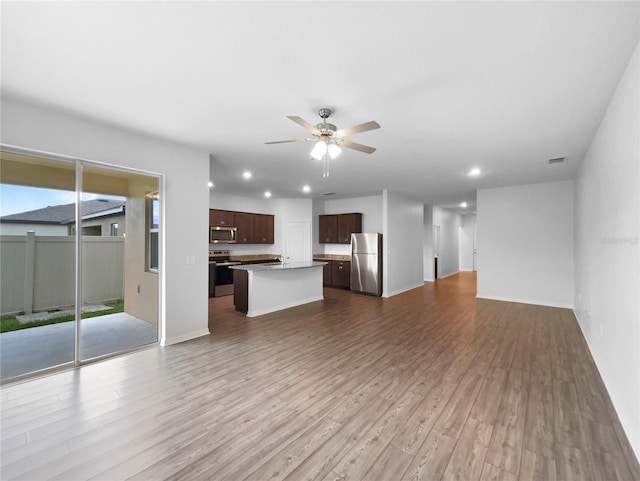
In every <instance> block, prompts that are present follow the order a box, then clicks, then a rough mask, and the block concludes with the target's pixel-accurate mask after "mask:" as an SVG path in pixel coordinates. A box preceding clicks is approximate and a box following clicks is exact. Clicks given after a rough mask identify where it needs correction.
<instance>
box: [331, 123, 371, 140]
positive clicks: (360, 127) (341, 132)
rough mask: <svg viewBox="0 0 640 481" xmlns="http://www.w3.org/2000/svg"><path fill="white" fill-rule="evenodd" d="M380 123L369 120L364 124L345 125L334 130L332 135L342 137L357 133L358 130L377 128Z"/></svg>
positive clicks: (364, 130)
mask: <svg viewBox="0 0 640 481" xmlns="http://www.w3.org/2000/svg"><path fill="white" fill-rule="evenodd" d="M379 128H380V124H379V123H378V122H376V121H375V120H372V121H371V122H365V123H364V124H360V125H354V126H353V127H347V128H346V129H340V130H337V131H336V132H335V134H334V135H337V136H339V137H344V136H347V135H353V134H359V133H360V132H366V131H368V130H375V129H379Z"/></svg>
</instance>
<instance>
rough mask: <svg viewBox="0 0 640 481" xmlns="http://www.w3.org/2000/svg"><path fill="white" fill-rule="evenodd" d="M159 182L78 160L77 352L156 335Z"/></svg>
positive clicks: (95, 352)
mask: <svg viewBox="0 0 640 481" xmlns="http://www.w3.org/2000/svg"><path fill="white" fill-rule="evenodd" d="M158 188H159V185H158V178H157V177H154V176H147V175H141V174H137V173H132V172H127V171H117V170H114V169H107V168H105V167H101V166H96V165H89V164H83V166H82V192H83V193H82V209H83V215H82V220H81V226H82V230H81V238H82V249H81V252H82V273H81V279H82V281H81V285H82V310H83V312H84V314H83V318H84V319H83V321H82V324H81V336H80V358H81V359H82V360H84V359H92V358H96V357H100V356H104V355H107V354H112V353H116V352H120V351H126V350H129V349H132V348H135V347H139V346H142V345H145V344H149V343H153V342H156V341H157V340H158V263H157V258H158V252H157V238H158V237H157V232H158V227H159V225H158V224H159V221H158V217H157V216H156V217H155V221H154V216H153V208H152V202H153V201H154V199H155V202H156V203H157V199H158ZM156 214H157V209H156ZM154 222H155V224H154ZM154 226H155V227H154ZM152 231H155V235H153V234H152ZM152 252H154V253H155V259H156V261H155V262H150V259H151V253H152Z"/></svg>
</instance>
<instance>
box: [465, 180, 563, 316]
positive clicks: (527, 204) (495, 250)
mask: <svg viewBox="0 0 640 481" xmlns="http://www.w3.org/2000/svg"><path fill="white" fill-rule="evenodd" d="M477 212H478V214H477V216H478V227H477V229H478V231H477V232H478V233H477V236H478V239H477V242H478V259H477V263H478V297H483V298H487V299H497V300H503V301H513V302H524V303H528V304H541V305H546V306H555V307H569V308H571V307H573V181H566V182H549V183H543V184H532V185H521V186H515V187H504V188H499V189H486V190H479V191H478V210H477Z"/></svg>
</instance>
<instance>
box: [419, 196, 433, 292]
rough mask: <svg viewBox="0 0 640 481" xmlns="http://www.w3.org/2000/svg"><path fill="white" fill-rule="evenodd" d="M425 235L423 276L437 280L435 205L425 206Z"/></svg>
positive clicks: (429, 279) (426, 278) (427, 279)
mask: <svg viewBox="0 0 640 481" xmlns="http://www.w3.org/2000/svg"><path fill="white" fill-rule="evenodd" d="M423 219H424V225H423V227H424V237H423V241H422V242H423V244H422V264H423V267H422V269H423V278H424V280H425V281H431V282H433V281H435V274H434V271H433V267H434V264H433V206H430V205H425V206H424V214H423Z"/></svg>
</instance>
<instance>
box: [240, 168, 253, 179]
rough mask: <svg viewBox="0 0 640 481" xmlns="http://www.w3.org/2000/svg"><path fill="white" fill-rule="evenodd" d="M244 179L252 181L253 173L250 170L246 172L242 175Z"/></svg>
mask: <svg viewBox="0 0 640 481" xmlns="http://www.w3.org/2000/svg"><path fill="white" fill-rule="evenodd" d="M242 177H244V178H245V179H250V178H251V172H249V171H248V170H245V171H244V172H243V173H242Z"/></svg>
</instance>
